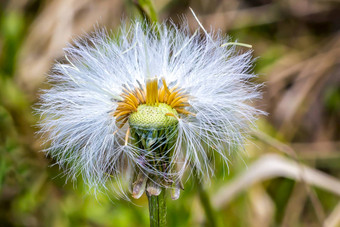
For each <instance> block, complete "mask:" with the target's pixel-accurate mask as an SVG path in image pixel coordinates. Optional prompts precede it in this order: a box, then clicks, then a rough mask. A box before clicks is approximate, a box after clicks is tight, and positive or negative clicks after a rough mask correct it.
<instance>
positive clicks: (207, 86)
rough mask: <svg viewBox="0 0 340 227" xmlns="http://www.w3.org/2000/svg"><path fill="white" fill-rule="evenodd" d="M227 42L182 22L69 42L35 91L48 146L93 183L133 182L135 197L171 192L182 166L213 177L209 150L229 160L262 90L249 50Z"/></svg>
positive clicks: (177, 185)
mask: <svg viewBox="0 0 340 227" xmlns="http://www.w3.org/2000/svg"><path fill="white" fill-rule="evenodd" d="M227 42H228V38H226V37H225V36H223V35H222V34H221V33H220V32H217V33H214V32H207V31H205V30H204V29H203V32H200V31H199V30H196V31H195V32H194V33H193V34H191V33H190V31H189V28H188V25H187V24H183V25H181V27H180V28H178V27H176V26H175V25H174V24H172V23H170V25H169V24H165V23H163V24H158V25H152V26H151V25H148V24H146V23H143V22H139V21H135V22H133V23H132V24H131V25H130V26H127V25H125V26H122V28H121V30H120V34H119V35H117V36H113V35H112V34H109V33H108V32H106V30H104V29H103V30H97V31H96V32H94V33H93V34H92V35H90V36H88V37H87V38H86V39H80V40H75V41H74V44H73V45H70V46H69V47H67V48H66V49H65V57H66V60H67V61H68V62H67V63H57V64H56V65H55V66H54V70H53V73H52V74H51V75H49V77H48V78H49V82H50V83H51V84H52V87H51V88H50V89H48V90H45V91H44V93H43V94H42V95H41V106H40V107H39V109H38V112H39V114H40V115H41V120H40V126H41V131H40V132H41V134H42V135H43V136H44V138H46V142H49V143H51V145H50V147H49V148H47V149H45V151H46V152H47V153H48V154H49V155H51V156H52V157H53V158H55V160H56V161H57V164H59V165H60V166H62V167H63V168H65V170H66V173H67V175H68V176H69V177H70V178H71V179H76V177H77V176H78V175H81V176H82V178H83V179H84V180H85V182H86V183H87V184H88V185H89V186H90V188H92V189H95V190H98V189H99V190H103V189H108V184H107V182H112V181H113V180H117V179H118V180H120V182H122V183H123V184H124V182H130V181H132V182H133V183H132V184H131V186H130V187H131V188H130V191H131V192H132V194H133V197H135V198H139V196H141V194H143V192H144V190H145V187H146V190H148V192H149V193H151V194H152V193H153V194H155V195H157V193H158V192H159V190H157V189H158V188H159V187H168V188H175V191H176V193H175V194H174V195H173V198H174V199H176V198H178V195H179V192H178V190H179V189H180V188H182V185H181V183H180V180H181V178H182V176H183V174H184V172H185V170H187V169H191V170H194V171H196V172H197V174H200V175H201V176H206V177H207V176H210V175H211V174H212V173H213V168H212V166H211V164H210V163H211V162H210V157H211V156H212V155H211V153H212V152H217V153H218V154H219V155H220V156H221V157H222V158H223V159H224V160H225V162H226V163H227V162H228V152H231V150H232V148H234V147H238V146H240V145H242V143H243V141H244V139H245V135H246V133H247V131H248V129H249V125H252V124H253V122H254V120H255V119H256V116H257V115H258V114H261V111H259V110H257V109H256V108H254V107H252V106H251V105H250V104H251V102H252V101H253V100H254V99H256V98H259V96H260V93H259V92H258V87H259V86H260V85H256V84H254V83H252V82H251V80H252V79H253V78H254V77H255V75H254V74H253V73H252V72H251V69H252V57H251V51H246V52H238V51H237V47H236V46H235V45H224V44H225V43H227ZM148 185H149V187H148ZM118 189H119V190H121V191H124V189H123V186H122V185H119V186H118Z"/></svg>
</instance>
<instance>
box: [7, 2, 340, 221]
mask: <svg viewBox="0 0 340 227" xmlns="http://www.w3.org/2000/svg"><path fill="white" fill-rule="evenodd" d="M188 7H191V8H193V10H194V11H195V12H196V14H197V16H198V17H199V19H200V20H201V22H202V24H203V26H204V27H206V28H209V27H210V26H212V27H213V28H215V29H221V30H222V32H224V33H227V34H228V35H230V36H231V37H232V38H233V39H237V40H238V41H239V42H242V43H248V44H251V45H253V48H254V57H258V58H257V61H256V65H255V72H256V73H257V74H258V75H259V79H258V80H259V82H264V83H265V87H264V89H263V91H264V95H263V96H264V97H263V100H261V101H259V102H258V103H256V105H257V106H258V107H259V108H261V109H263V110H265V111H267V112H268V113H269V115H268V116H266V117H262V118H261V119H259V121H258V129H257V130H254V132H253V135H252V138H251V139H250V140H249V142H248V144H247V145H246V149H247V153H244V152H243V153H241V152H239V153H237V152H236V153H234V154H235V155H233V156H232V157H231V158H230V164H229V171H228V169H226V168H225V167H223V165H221V163H219V162H217V163H216V176H215V177H214V178H213V179H212V180H211V182H210V183H209V184H207V185H204V190H206V192H207V194H208V195H209V197H210V198H209V199H210V202H211V205H212V208H213V210H214V213H215V215H214V218H215V219H216V220H215V222H216V225H218V226H261V227H262V226H264V227H265V226H340V180H339V177H340V86H339V85H340V1H338V0H240V1H237V0H210V1H208V0H195V1H193V0H192V1H190V0H182V1H181V0H157V1H156V0H154V1H153V2H151V1H149V0H140V1H138V0H130V1H127V0H125V1H124V0H12V1H6V0H2V1H1V2H0V50H1V51H0V226H148V225H149V220H148V209H147V200H146V198H145V197H144V196H143V197H142V198H141V199H139V200H136V201H134V202H135V203H136V204H132V203H129V202H126V201H124V200H119V199H113V198H112V197H110V196H105V195H99V196H98V197H97V198H95V197H94V196H93V195H91V194H89V193H88V192H87V188H86V186H84V185H83V184H82V182H81V180H80V181H78V182H77V183H76V184H74V183H72V182H67V183H65V180H66V178H65V176H63V174H62V171H61V170H59V169H58V167H57V166H51V165H53V163H54V160H52V159H50V158H48V157H45V155H44V154H43V153H41V152H40V150H41V149H42V147H41V143H42V141H41V140H40V139H39V138H38V137H37V136H36V135H35V132H36V131H37V128H36V127H35V126H34V125H35V123H36V122H37V116H34V115H33V114H32V105H34V103H35V102H36V101H37V100H38V94H39V89H41V88H43V87H47V85H46V84H45V83H44V82H45V79H46V75H47V74H48V72H49V70H50V68H51V66H52V65H53V63H54V61H55V59H57V60H63V51H62V48H63V47H65V46H66V43H67V42H71V40H72V38H76V37H77V36H79V35H82V34H84V33H85V32H88V31H91V30H93V28H94V25H96V24H97V25H99V26H106V27H107V28H109V29H113V30H115V29H116V28H117V27H118V26H119V24H120V21H121V19H122V18H136V17H142V16H143V15H144V16H147V17H149V19H150V20H156V19H157V18H158V19H159V20H160V21H162V20H164V19H168V18H171V19H172V20H173V21H174V22H175V23H180V21H181V16H180V15H182V14H184V15H185V16H186V17H187V18H188V21H189V23H190V26H191V28H192V30H195V29H196V28H197V27H198V25H197V23H196V22H195V20H194V19H193V16H192V14H191V13H190V11H189V8H188ZM241 49H242V48H241ZM168 206H169V208H168V223H169V226H211V223H209V222H208V221H207V218H206V216H205V212H204V209H203V208H202V205H201V202H200V199H199V196H198V193H197V186H196V185H195V183H194V182H191V181H190V180H189V181H187V182H186V183H185V190H184V191H183V192H182V194H181V197H180V199H179V200H177V201H171V200H170V199H169V200H168Z"/></svg>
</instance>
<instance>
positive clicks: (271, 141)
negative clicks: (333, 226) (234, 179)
mask: <svg viewBox="0 0 340 227" xmlns="http://www.w3.org/2000/svg"><path fill="white" fill-rule="evenodd" d="M253 136H254V137H256V138H258V139H260V140H261V141H263V142H265V143H267V144H269V145H271V146H272V147H275V148H277V149H278V150H279V151H282V152H284V153H286V154H288V155H289V156H290V157H292V158H293V159H294V160H295V161H296V162H297V163H298V166H299V167H301V168H300V180H301V183H302V184H303V185H304V187H305V190H306V192H307V194H308V196H309V198H310V199H311V202H312V205H313V208H314V210H315V214H316V216H317V218H318V221H319V222H320V224H322V223H323V221H324V219H325V217H326V215H325V212H324V210H323V208H322V204H321V202H320V201H319V199H318V197H317V195H316V194H315V192H314V190H312V188H311V187H310V186H309V185H308V184H307V183H306V182H305V176H304V168H303V167H302V166H303V165H302V163H301V161H300V158H299V156H298V154H297V153H296V151H295V150H294V149H292V148H291V147H290V146H288V145H287V144H284V143H282V142H280V141H279V140H277V139H275V138H273V137H271V136H269V135H267V134H265V133H263V132H261V131H254V132H253Z"/></svg>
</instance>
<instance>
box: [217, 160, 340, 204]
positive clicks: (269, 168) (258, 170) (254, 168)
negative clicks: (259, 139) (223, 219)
mask: <svg viewBox="0 0 340 227" xmlns="http://www.w3.org/2000/svg"><path fill="white" fill-rule="evenodd" d="M301 168H303V170H304V180H305V182H306V183H308V184H310V185H314V186H317V187H319V188H322V189H324V190H326V191H329V192H331V193H334V194H336V195H338V196H340V181H339V180H338V179H336V178H335V177H332V176H329V175H327V174H325V173H323V172H321V171H319V170H316V169H313V168H310V167H308V166H305V165H300V164H298V163H297V162H296V161H292V160H290V159H288V158H285V157H282V156H280V155H277V154H266V155H263V156H262V157H261V158H260V159H258V160H257V161H255V162H254V163H253V164H252V165H251V166H250V167H249V168H248V171H246V172H244V173H243V174H242V175H241V176H239V177H237V178H235V179H234V180H232V181H231V182H230V183H229V184H227V185H225V186H223V187H221V188H220V189H219V190H218V191H217V193H215V195H214V196H213V198H212V204H213V205H214V207H215V208H217V209H221V208H222V207H223V206H225V205H226V204H227V203H228V202H229V201H230V200H232V199H233V198H235V196H236V195H237V194H238V193H240V192H242V191H243V190H245V189H246V188H248V187H250V186H252V185H253V184H255V183H258V182H262V181H265V180H268V179H273V178H276V177H286V178H289V179H293V180H296V181H301Z"/></svg>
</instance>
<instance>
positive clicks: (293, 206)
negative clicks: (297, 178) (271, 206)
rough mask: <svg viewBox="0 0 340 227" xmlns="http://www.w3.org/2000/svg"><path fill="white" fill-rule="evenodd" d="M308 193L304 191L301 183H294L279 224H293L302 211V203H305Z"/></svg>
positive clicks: (284, 226)
mask: <svg viewBox="0 0 340 227" xmlns="http://www.w3.org/2000/svg"><path fill="white" fill-rule="evenodd" d="M307 199H308V194H307V193H306V189H305V186H304V185H303V183H297V184H295V185H294V188H293V191H292V193H291V195H290V196H289V200H288V203H287V205H286V208H285V211H284V216H283V219H282V222H281V226H283V227H288V226H295V225H296V224H297V221H298V220H299V217H300V215H301V213H302V211H303V208H304V206H303V204H305V203H306V201H307Z"/></svg>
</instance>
